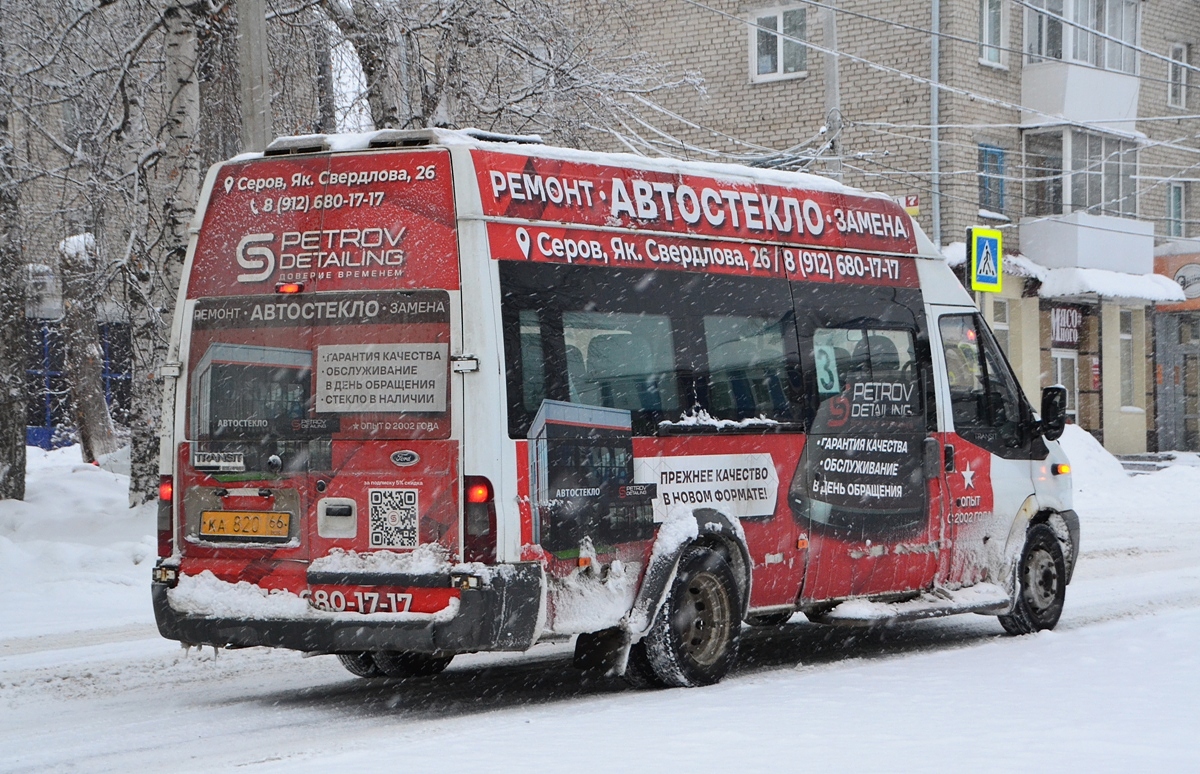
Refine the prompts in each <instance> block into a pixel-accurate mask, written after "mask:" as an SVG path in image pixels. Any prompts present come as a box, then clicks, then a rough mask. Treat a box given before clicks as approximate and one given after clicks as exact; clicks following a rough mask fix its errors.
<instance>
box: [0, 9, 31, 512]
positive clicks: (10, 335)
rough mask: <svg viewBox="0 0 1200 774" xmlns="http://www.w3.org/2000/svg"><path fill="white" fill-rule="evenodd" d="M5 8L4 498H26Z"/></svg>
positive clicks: (1, 51)
mask: <svg viewBox="0 0 1200 774" xmlns="http://www.w3.org/2000/svg"><path fill="white" fill-rule="evenodd" d="M5 5H6V4H5V3H0V499H15V500H22V499H24V498H25V335H24V333H25V300H24V293H23V289H24V288H23V284H21V282H20V278H22V276H23V273H24V271H23V270H24V268H25V267H24V261H23V259H22V256H21V235H20V225H21V214H20V208H19V206H18V205H19V201H18V198H17V175H16V169H15V164H16V159H15V154H14V151H13V136H12V128H11V127H12V125H11V115H12V109H13V102H12V80H11V78H9V77H8V67H7V65H8V61H7V57H6V54H7V52H6V48H5V43H6V37H7V36H6V33H7V32H8V31H9V30H8V23H9V19H10V17H9V15H8V14H9V9H8V8H6V7H5Z"/></svg>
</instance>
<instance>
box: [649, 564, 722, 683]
mask: <svg viewBox="0 0 1200 774" xmlns="http://www.w3.org/2000/svg"><path fill="white" fill-rule="evenodd" d="M741 624H742V611H741V602H740V601H739V595H738V591H737V580H736V579H735V578H734V575H733V569H732V568H731V567H730V566H729V562H727V561H725V558H724V557H722V556H721V555H720V554H719V553H717V552H716V551H713V550H711V549H708V548H702V547H694V548H691V549H689V550H688V551H687V552H686V553H685V554H684V555H683V558H681V559H680V560H679V570H678V572H677V574H676V576H675V582H674V584H673V585H672V586H671V591H670V594H669V595H668V596H667V601H666V602H665V603H664V605H663V609H662V610H661V611H660V612H659V614H658V617H657V618H656V619H655V621H654V624H653V625H652V626H651V627H650V631H649V633H647V635H646V637H645V638H644V639H643V640H642V641H641V642H640V643H638V646H640V647H641V648H642V651H641V652H631V653H630V660H631V661H634V660H635V658H636V659H637V661H634V663H635V669H640V668H641V667H642V666H643V663H644V665H645V667H646V668H648V671H649V672H650V673H651V674H652V675H653V677H654V678H655V682H657V683H659V684H661V685H664V686H672V687H681V688H686V687H692V686H699V685H712V684H713V683H715V682H717V681H719V680H720V679H721V678H722V677H724V676H725V675H726V673H728V672H729V670H730V668H731V667H732V666H733V663H734V661H735V660H736V659H737V647H738V633H739V630H740V628H741ZM638 646H635V647H638ZM643 656H644V658H645V661H644V662H641V659H642V658H643Z"/></svg>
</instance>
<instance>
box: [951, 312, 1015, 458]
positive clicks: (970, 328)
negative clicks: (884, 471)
mask: <svg viewBox="0 0 1200 774" xmlns="http://www.w3.org/2000/svg"><path fill="white" fill-rule="evenodd" d="M938 328H939V330H940V331H941V335H942V350H943V352H944V353H945V356H946V378H947V382H948V383H949V386H950V409H951V414H952V417H953V421H954V430H955V432H957V433H958V434H959V435H960V436H962V438H964V439H965V440H967V441H970V442H971V443H974V444H976V445H978V446H980V447H982V448H984V449H987V450H988V451H991V452H993V453H995V454H997V455H1000V456H1011V455H1012V454H1013V453H1014V452H1016V451H1017V450H1022V449H1025V447H1027V446H1028V445H1029V440H1028V438H1027V437H1026V436H1027V433H1026V431H1025V422H1024V419H1025V410H1024V400H1023V399H1022V396H1021V391H1020V388H1019V387H1017V383H1016V380H1015V379H1014V378H1013V376H1012V372H1011V371H1010V370H1009V368H1008V365H1007V363H1005V361H1004V358H1003V356H1002V355H1001V354H1000V348H999V346H998V345H997V344H996V342H995V340H994V339H993V338H992V336H991V335H990V334H989V333H988V331H987V329H986V328H985V327H984V326H982V325H980V323H979V318H978V316H977V315H973V314H957V315H946V316H944V317H942V318H941V319H940V320H939V321H938Z"/></svg>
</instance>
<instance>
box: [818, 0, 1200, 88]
mask: <svg viewBox="0 0 1200 774" xmlns="http://www.w3.org/2000/svg"><path fill="white" fill-rule="evenodd" d="M800 2H807V0H800ZM1011 2H1012V3H1013V4H1014V5H1019V6H1021V7H1023V8H1028V9H1029V10H1031V11H1033V12H1034V13H1038V14H1041V15H1042V16H1045V17H1047V18H1049V19H1054V20H1055V21H1058V22H1061V23H1063V24H1065V25H1067V26H1068V27H1072V28H1074V29H1077V30H1083V31H1084V32H1086V33H1087V34H1088V35H1091V36H1093V37H1096V38H1100V39H1102V40H1107V41H1109V42H1112V43H1116V44H1118V45H1121V46H1124V47H1125V48H1128V49H1132V50H1133V51H1137V52H1138V53H1141V54H1145V55H1146V56H1148V57H1150V58H1151V59H1161V60H1163V61H1165V62H1167V63H1168V64H1172V65H1177V66H1179V67H1182V68H1184V69H1185V70H1191V71H1192V72H1195V73H1200V67H1194V66H1192V65H1190V64H1188V63H1187V62H1180V61H1178V60H1175V59H1172V58H1171V57H1169V56H1166V55H1164V54H1159V53H1157V52H1155V51H1151V50H1150V49H1148V48H1142V47H1141V46H1139V45H1137V44H1134V43H1129V42H1127V41H1124V40H1121V39H1120V38H1117V37H1114V36H1112V35H1109V34H1108V33H1105V32H1101V31H1100V30H1097V29H1093V28H1091V27H1088V26H1087V25H1085V24H1080V23H1079V22H1075V21H1071V20H1070V19H1068V18H1067V17H1065V16H1060V15H1059V14H1056V13H1054V12H1053V11H1049V10H1046V9H1045V8H1038V7H1037V6H1035V5H1033V4H1032V3H1029V2H1027V0H1011ZM1071 63H1072V64H1077V62H1076V61H1075V60H1071ZM1133 74H1134V73H1127V75H1133ZM1138 77H1141V76H1138ZM1169 82H1170V81H1169V80H1168V83H1169Z"/></svg>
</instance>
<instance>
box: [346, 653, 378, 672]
mask: <svg viewBox="0 0 1200 774" xmlns="http://www.w3.org/2000/svg"><path fill="white" fill-rule="evenodd" d="M337 657H338V661H340V662H342V666H344V667H346V671H347V672H349V673H350V674H352V675H356V676H358V677H383V670H382V669H380V668H379V666H378V665H377V664H376V663H375V657H374V655H373V654H371V653H368V652H366V651H358V652H357V653H339V654H337Z"/></svg>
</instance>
